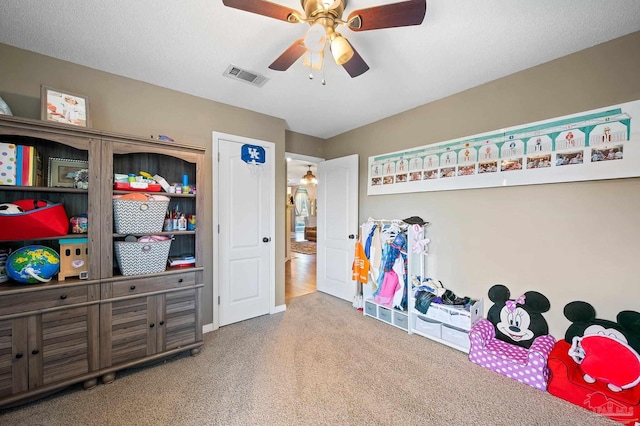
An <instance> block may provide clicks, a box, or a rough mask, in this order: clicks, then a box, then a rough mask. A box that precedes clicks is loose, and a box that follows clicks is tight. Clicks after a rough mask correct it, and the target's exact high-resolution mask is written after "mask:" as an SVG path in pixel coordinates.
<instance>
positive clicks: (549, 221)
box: [325, 32, 640, 338]
mask: <svg viewBox="0 0 640 426" xmlns="http://www.w3.org/2000/svg"><path fill="white" fill-rule="evenodd" d="M638 70H640V32H637V33H634V34H631V35H629V36H626V37H622V38H619V39H616V40H613V41H612V42H609V43H605V44H602V45H599V46H596V47H594V48H591V49H587V50H585V51H582V52H579V53H576V54H573V55H570V56H567V57H564V58H561V59H558V60H555V61H553V62H550V63H547V64H543V65H540V66H537V67H534V68H531V69H529V70H525V71H523V72H520V73H517V74H514V75H511V76H508V77H505V78H502V79H499V80H496V81H493V82H491V83H488V84H485V85H482V86H479V87H476V88H473V89H470V90H467V91H465V92H462V93H459V94H457V95H454V96H451V97H449V98H446V99H443V100H440V101H437V102H433V103H430V104H427V105H423V106H421V107H418V108H416V109H413V110H411V111H408V112H405V113H403V114H399V115H397V116H394V117H390V118H387V119H385V120H382V121H379V122H376V123H373V124H371V125H368V126H365V127H362V128H359V129H356V130H353V131H351V132H348V133H345V134H343V135H340V136H337V137H334V138H332V139H330V140H328V141H327V143H326V144H325V145H326V148H325V150H326V151H325V152H326V158H336V157H340V156H344V155H348V154H352V153H358V154H360V210H359V217H360V220H361V221H364V220H366V218H367V217H369V216H372V217H378V218H394V217H396V218H406V217H409V216H412V215H418V216H421V217H422V218H424V219H425V220H427V221H429V222H431V224H430V225H429V228H428V230H429V231H428V232H429V236H430V238H431V244H430V249H429V251H430V253H431V254H430V256H431V257H430V259H429V262H428V264H429V265H431V266H432V269H431V270H430V271H428V275H432V276H434V277H435V278H438V279H440V280H442V281H443V282H444V284H445V285H446V286H447V287H449V288H450V289H452V290H453V291H454V292H456V293H458V294H459V295H469V296H472V297H484V298H485V301H486V302H485V311H486V310H487V309H488V307H489V306H490V305H491V302H490V301H488V300H487V299H486V295H487V290H488V289H489V287H490V286H491V285H493V284H495V283H502V284H505V285H507V286H508V287H509V288H510V289H511V293H512V296H513V297H517V296H519V295H520V294H522V293H523V292H525V291H527V290H537V291H540V292H542V293H543V294H545V295H546V296H547V297H548V298H549V300H550V301H551V310H550V311H549V312H548V313H547V314H545V316H546V318H547V321H548V322H549V325H550V328H551V332H552V334H554V335H555V336H556V337H557V338H561V337H563V336H564V332H565V330H566V328H567V326H568V325H569V322H568V321H567V320H566V319H565V318H564V316H563V307H564V305H565V304H566V303H567V302H570V301H572V300H585V301H588V302H590V303H591V304H593V305H594V306H595V308H596V312H597V313H598V316H600V317H602V318H608V319H615V316H616V314H617V313H618V312H619V311H620V310H624V309H635V310H638V311H640V278H639V277H640V275H639V273H638V268H636V266H637V262H640V224H639V222H638V220H639V219H638V218H639V217H640V215H639V214H638V212H639V211H640V178H633V179H623V180H602V181H591V182H581V183H560V184H552V185H530V186H520V187H504V188H491V189H476V190H460V191H443V192H422V193H413V194H403V195H385V196H367V195H366V178H367V161H368V157H369V156H373V155H379V154H383V153H387V152H392V151H396V150H401V149H405V148H411V147H415V146H421V145H426V144H430V143H436V142H443V141H447V140H450V139H454V138H458V137H464V136H469V135H474V134H477V133H482V132H485V131H491V130H496V129H500V128H503V127H509V126H515V125H519V124H526V123H530V122H534V121H538V120H543V119H550V118H554V117H557V116H561V115H565V114H570V113H576V112H582V111H587V110H590V109H594V108H599V107H606V106H610V105H614V104H617V103H622V102H627V101H634V100H639V99H640V79H639V78H638ZM470 72H472V70H470ZM425 78H426V79H428V76H425ZM636 127H637V126H636Z"/></svg>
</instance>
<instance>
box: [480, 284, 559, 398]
mask: <svg viewBox="0 0 640 426" xmlns="http://www.w3.org/2000/svg"><path fill="white" fill-rule="evenodd" d="M509 296H510V292H509V289H508V288H507V287H505V286H503V285H501V284H496V285H494V286H493V287H491V288H490V289H489V299H490V300H491V301H492V302H493V303H494V304H493V306H492V307H491V308H490V309H489V313H488V315H487V319H482V320H480V321H478V322H477V323H476V324H475V325H474V326H473V328H472V329H471V331H470V332H469V340H470V342H471V348H470V350H469V360H470V361H471V362H474V363H476V364H478V365H481V366H482V367H485V368H488V369H489V370H493V371H495V372H497V373H500V374H502V375H503V376H507V377H510V378H512V379H514V380H517V381H519V382H521V383H524V384H527V385H529V386H533V387H534V388H536V389H540V390H546V389H547V381H548V379H549V369H548V367H547V358H548V357H549V353H550V352H551V349H552V348H553V345H554V343H555V341H556V340H555V338H554V337H553V336H551V335H550V334H549V327H548V325H547V321H546V320H545V319H544V317H543V316H542V313H543V312H547V311H548V310H549V308H550V307H551V306H550V304H549V299H547V298H546V297H545V296H544V295H543V294H541V293H538V292H536V291H528V292H526V293H525V294H523V295H522V296H520V297H518V298H517V299H515V300H513V299H509Z"/></svg>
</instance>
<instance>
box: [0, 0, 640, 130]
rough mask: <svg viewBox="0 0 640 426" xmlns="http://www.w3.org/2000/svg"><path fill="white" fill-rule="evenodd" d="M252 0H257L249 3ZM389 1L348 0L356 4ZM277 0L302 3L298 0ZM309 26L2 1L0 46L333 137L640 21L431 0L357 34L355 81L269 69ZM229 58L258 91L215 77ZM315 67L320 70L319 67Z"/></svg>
mask: <svg viewBox="0 0 640 426" xmlns="http://www.w3.org/2000/svg"><path fill="white" fill-rule="evenodd" d="M256 1H257V0H256ZM391 2H394V0H369V1H365V0H349V1H348V2H347V8H346V11H345V15H348V13H349V12H350V11H352V10H354V9H360V8H366V7H370V6H377V5H381V4H386V3H391ZM277 3H279V4H281V5H284V6H287V7H290V8H294V9H297V10H301V7H300V1H299V0H279V1H277ZM307 28H308V25H307V24H289V23H286V22H283V21H278V20H275V19H270V18H267V17H264V16H260V15H256V14H252V13H247V12H243V11H240V10H237V9H231V8H227V7H225V6H223V4H222V0H189V1H169V0H136V1H130V0H111V1H105V0H100V1H97V0H62V1H42V0H4V1H2V2H1V3H0V43H5V44H8V45H12V46H16V47H19V48H23V49H27V50H31V51H34V52H38V53H42V54H45V55H48V56H52V57H55V58H59V59H63V60H66V61H70V62H74V63H77V64H81V65H85V66H88V67H91V68H95V69H99V70H103V71H107V72H110V73H114V74H117V75H121V76H125V77H129V78H133V79H136V80H141V81H145V82H148V83H152V84H155V85H158V86H162V87H167V88H170V89H173V90H177V91H180V92H184V93H188V94H191V95H195V96H199V97H202V98H206V99H211V100H214V101H218V102H222V103H225V104H229V105H234V106H238V107H241V108H246V109H249V110H252V111H257V112H261V113H264V114H268V115H272V116H275V117H280V118H283V119H284V120H285V121H286V124H287V129H289V130H292V131H295V132H299V133H303V134H307V135H312V136H317V137H320V138H329V137H332V136H335V135H337V134H340V133H343V132H346V131H348V130H351V129H354V128H357V127H360V126H363V125H366V124H368V123H372V122H374V121H377V120H380V119H382V118H385V117H388V116H391V115H394V114H398V113H400V112H403V111H406V110H408V109H411V108H414V107H417V106H419V105H423V104H425V103H428V102H431V101H434V100H437V99H441V98H443V97H446V96H449V95H451V94H454V93H458V92H461V91H463V90H466V89H469V88H471V87H474V86H477V85H479V84H482V83H485V82H488V81H491V80H495V79H497V78H500V77H503V76H505V75H508V74H512V73H514V72H517V71H520V70H523V69H526V68H529V67H532V66H535V65H538V64H541V63H544V62H547V61H550V60H553V59H555V58H558V57H561V56H565V55H567V54H570V53H573V52H576V51H579V50H582V49H585V48H588V47H590V46H594V45H596V44H599V43H602V42H605V41H608V40H611V39H614V38H617V37H620V36H622V35H625V34H628V33H631V32H635V31H638V30H640V1H638V0H429V1H428V2H427V15H426V18H425V20H424V22H423V23H422V25H420V26H412V27H405V28H392V29H384V30H374V31H363V32H358V33H356V32H352V31H350V30H348V29H345V28H342V29H340V28H339V31H341V32H342V33H343V35H344V36H345V37H347V38H348V39H349V41H350V42H351V43H352V44H353V45H354V47H355V48H356V49H357V51H358V52H359V53H360V55H361V56H362V57H363V58H364V60H365V61H366V62H367V63H368V64H369V66H370V68H371V69H370V70H369V71H368V72H366V73H365V74H363V75H361V76H359V77H356V78H353V79H352V78H350V77H349V75H348V74H347V73H346V72H345V71H344V70H343V69H342V67H339V66H337V65H336V64H335V63H333V62H327V63H326V66H325V79H326V81H327V85H326V86H322V85H321V84H320V75H318V76H317V78H315V79H314V80H309V78H308V73H309V72H308V69H307V68H305V67H304V66H303V65H302V63H301V62H302V61H301V60H299V61H298V62H297V63H295V64H294V65H293V66H292V67H291V68H290V69H289V70H288V71H285V72H279V71H272V70H270V69H268V66H269V64H270V63H271V62H272V61H273V60H274V59H275V58H276V57H278V56H279V55H280V53H281V52H282V51H283V50H284V49H286V48H287V47H288V46H289V45H290V44H291V43H292V42H293V41H294V40H296V39H298V38H301V37H303V36H304V34H305V32H306V29H307ZM230 64H233V65H235V66H238V67H241V68H244V69H247V70H249V71H253V72H256V73H259V74H262V75H264V76H266V77H267V78H268V79H269V81H268V82H267V83H266V84H265V85H264V86H263V87H261V88H257V87H254V86H252V85H249V84H246V83H244V82H241V81H233V80H229V79H227V78H225V77H223V76H222V74H223V72H224V71H225V69H227V67H228V66H229V65H230ZM318 74H320V73H318Z"/></svg>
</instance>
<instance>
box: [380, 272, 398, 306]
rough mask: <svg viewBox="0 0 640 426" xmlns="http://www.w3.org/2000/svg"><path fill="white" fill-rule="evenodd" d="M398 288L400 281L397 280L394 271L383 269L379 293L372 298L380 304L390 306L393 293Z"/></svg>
mask: <svg viewBox="0 0 640 426" xmlns="http://www.w3.org/2000/svg"><path fill="white" fill-rule="evenodd" d="M399 289H400V281H399V280H398V275H397V274H396V272H395V271H394V270H393V269H392V270H390V271H385V273H384V280H383V281H382V286H381V289H380V293H379V294H378V295H377V296H375V299H374V300H375V301H376V303H379V304H380V305H384V306H388V307H391V306H392V305H393V295H394V294H396V292H397V291H398V290H399Z"/></svg>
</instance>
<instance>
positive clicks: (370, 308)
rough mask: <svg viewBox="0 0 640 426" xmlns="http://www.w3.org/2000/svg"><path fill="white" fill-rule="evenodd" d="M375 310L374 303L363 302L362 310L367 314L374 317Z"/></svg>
mask: <svg viewBox="0 0 640 426" xmlns="http://www.w3.org/2000/svg"><path fill="white" fill-rule="evenodd" d="M376 311H377V307H376V305H375V304H374V303H371V302H364V312H365V313H366V314H367V315H370V316H372V317H375V316H377V315H376Z"/></svg>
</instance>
